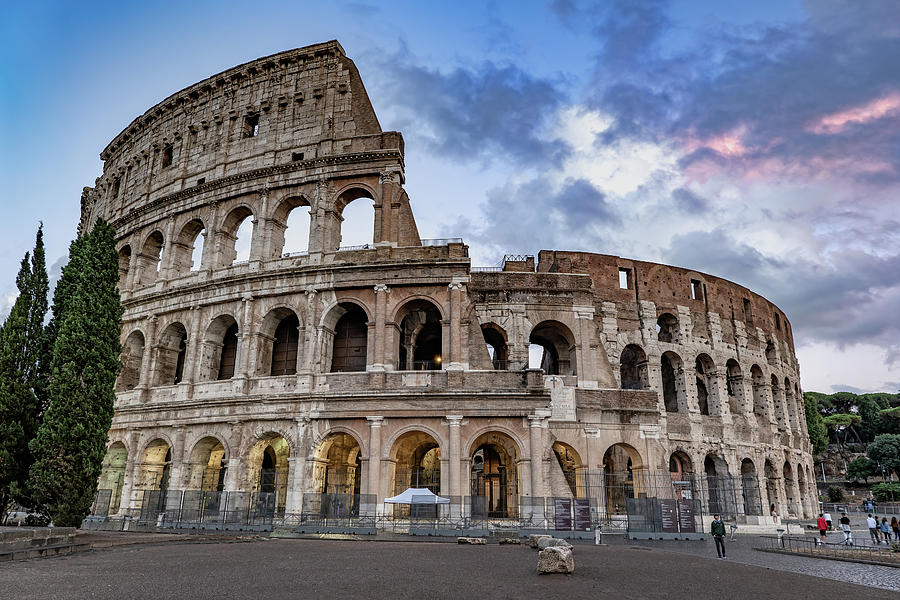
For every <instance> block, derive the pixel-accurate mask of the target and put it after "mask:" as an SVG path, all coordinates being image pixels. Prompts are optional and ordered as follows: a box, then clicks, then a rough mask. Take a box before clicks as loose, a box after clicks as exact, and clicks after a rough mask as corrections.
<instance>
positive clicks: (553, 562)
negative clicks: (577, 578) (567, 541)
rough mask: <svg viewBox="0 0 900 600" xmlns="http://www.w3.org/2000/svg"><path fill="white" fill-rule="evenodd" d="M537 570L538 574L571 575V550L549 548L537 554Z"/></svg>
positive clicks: (559, 547) (573, 559)
mask: <svg viewBox="0 0 900 600" xmlns="http://www.w3.org/2000/svg"><path fill="white" fill-rule="evenodd" d="M537 570H538V572H540V573H573V572H574V571H575V557H574V555H573V554H572V549H571V548H566V547H565V546H550V547H548V548H544V549H543V550H541V551H540V553H539V554H538V564H537Z"/></svg>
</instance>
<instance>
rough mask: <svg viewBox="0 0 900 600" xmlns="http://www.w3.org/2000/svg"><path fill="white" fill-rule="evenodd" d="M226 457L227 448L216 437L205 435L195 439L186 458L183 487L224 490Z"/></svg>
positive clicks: (226, 466) (206, 490)
mask: <svg viewBox="0 0 900 600" xmlns="http://www.w3.org/2000/svg"><path fill="white" fill-rule="evenodd" d="M228 458H229V456H228V448H227V447H226V446H225V444H224V443H223V442H222V440H221V439H219V438H218V437H216V436H212V435H206V436H203V437H202V438H200V439H199V440H197V441H196V442H195V443H194V445H193V447H192V448H191V454H190V459H189V460H188V468H187V469H186V471H187V472H186V473H185V476H186V477H185V489H187V490H201V491H204V492H221V491H224V490H225V473H226V470H227V468H228Z"/></svg>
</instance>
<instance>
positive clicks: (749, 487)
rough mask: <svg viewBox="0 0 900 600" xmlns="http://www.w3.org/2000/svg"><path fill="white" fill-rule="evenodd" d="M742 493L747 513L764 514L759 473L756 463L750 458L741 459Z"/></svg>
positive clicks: (745, 512)
mask: <svg viewBox="0 0 900 600" xmlns="http://www.w3.org/2000/svg"><path fill="white" fill-rule="evenodd" d="M741 495H742V496H743V499H744V514H745V515H762V514H763V502H762V493H761V490H760V489H759V475H758V474H757V473H756V465H755V464H754V463H753V461H752V460H751V459H749V458H745V459H744V460H742V461H741Z"/></svg>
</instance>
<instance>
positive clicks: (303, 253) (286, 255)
mask: <svg viewBox="0 0 900 600" xmlns="http://www.w3.org/2000/svg"><path fill="white" fill-rule="evenodd" d="M295 256H309V250H300V251H299V252H284V253H282V255H281V258H293V257H295Z"/></svg>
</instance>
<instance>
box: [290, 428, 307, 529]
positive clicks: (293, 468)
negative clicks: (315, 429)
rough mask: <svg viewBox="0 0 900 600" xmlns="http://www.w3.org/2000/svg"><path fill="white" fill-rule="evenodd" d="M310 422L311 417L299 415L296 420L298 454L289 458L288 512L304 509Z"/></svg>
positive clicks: (297, 511)
mask: <svg viewBox="0 0 900 600" xmlns="http://www.w3.org/2000/svg"><path fill="white" fill-rule="evenodd" d="M309 424H310V419H309V417H298V418H297V420H296V428H297V435H296V437H295V439H296V440H297V446H296V448H295V452H296V455H295V456H291V457H289V458H288V464H289V465H290V475H289V479H288V489H287V498H286V500H285V513H287V514H300V512H301V510H302V509H303V492H304V491H305V490H306V485H305V484H306V482H305V481H304V477H305V473H306V447H307V446H306V436H307V432H308V430H309Z"/></svg>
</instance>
